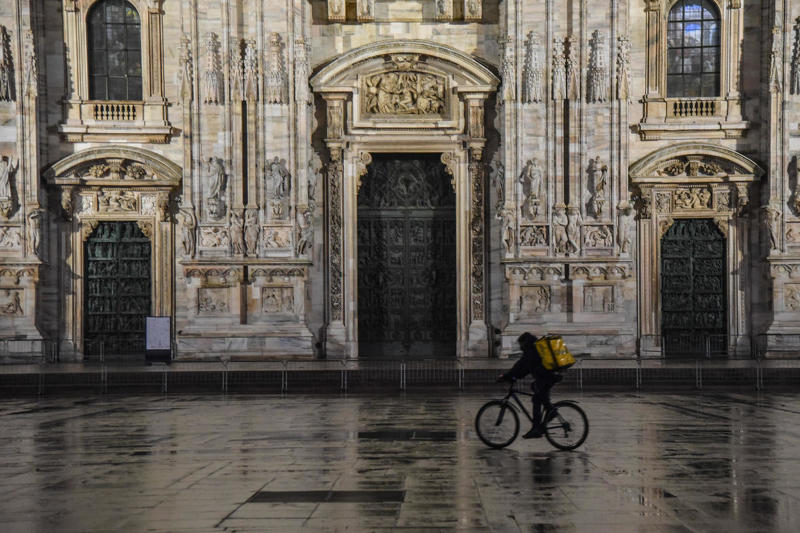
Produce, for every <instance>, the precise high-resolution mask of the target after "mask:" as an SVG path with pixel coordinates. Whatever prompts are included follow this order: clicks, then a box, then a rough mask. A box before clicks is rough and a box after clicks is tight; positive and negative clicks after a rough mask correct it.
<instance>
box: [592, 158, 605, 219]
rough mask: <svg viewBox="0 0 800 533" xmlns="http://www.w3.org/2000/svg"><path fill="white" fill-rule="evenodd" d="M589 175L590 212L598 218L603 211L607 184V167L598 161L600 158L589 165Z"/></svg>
mask: <svg viewBox="0 0 800 533" xmlns="http://www.w3.org/2000/svg"><path fill="white" fill-rule="evenodd" d="M589 174H590V175H591V176H592V188H593V191H592V210H593V211H594V214H595V216H597V217H600V215H602V214H603V210H604V209H605V204H606V185H607V183H608V166H607V165H604V164H603V163H602V162H601V161H600V156H597V157H595V158H594V159H592V160H591V162H590V163H589Z"/></svg>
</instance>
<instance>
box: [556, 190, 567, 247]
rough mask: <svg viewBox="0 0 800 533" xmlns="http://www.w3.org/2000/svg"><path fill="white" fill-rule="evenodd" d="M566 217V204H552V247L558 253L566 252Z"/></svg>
mask: <svg viewBox="0 0 800 533" xmlns="http://www.w3.org/2000/svg"><path fill="white" fill-rule="evenodd" d="M568 222H569V219H568V218H567V213H566V206H565V205H564V204H562V203H560V202H559V203H557V204H556V205H554V206H553V248H554V251H555V252H556V253H558V254H565V253H567V244H568V243H569V238H568V237H567V223H568Z"/></svg>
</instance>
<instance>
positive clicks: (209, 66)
mask: <svg viewBox="0 0 800 533" xmlns="http://www.w3.org/2000/svg"><path fill="white" fill-rule="evenodd" d="M219 47H220V43H219V38H218V37H217V34H216V33H213V32H209V33H208V35H206V41H205V49H206V68H205V71H204V72H203V102H204V103H206V104H221V103H223V101H224V100H223V94H222V93H223V91H222V65H221V62H220V59H219Z"/></svg>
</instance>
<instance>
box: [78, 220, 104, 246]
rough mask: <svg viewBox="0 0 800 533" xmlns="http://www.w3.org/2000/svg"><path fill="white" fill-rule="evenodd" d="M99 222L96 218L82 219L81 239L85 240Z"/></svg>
mask: <svg viewBox="0 0 800 533" xmlns="http://www.w3.org/2000/svg"><path fill="white" fill-rule="evenodd" d="M99 224H100V222H99V221H97V220H84V221H83V222H81V240H83V241H85V240H86V239H88V238H89V236H90V235H91V234H92V232H93V231H94V230H96V229H97V226H98V225H99Z"/></svg>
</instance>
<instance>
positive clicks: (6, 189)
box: [0, 155, 19, 198]
mask: <svg viewBox="0 0 800 533" xmlns="http://www.w3.org/2000/svg"><path fill="white" fill-rule="evenodd" d="M18 167H19V161H16V162H15V161H14V158H13V157H11V156H5V155H4V156H3V157H2V158H0V198H11V175H12V174H13V173H14V172H16V170H17V168H18Z"/></svg>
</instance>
